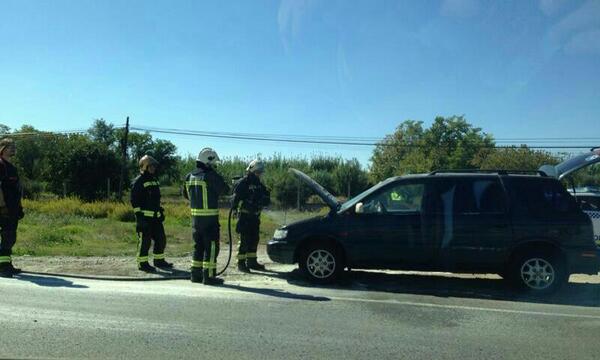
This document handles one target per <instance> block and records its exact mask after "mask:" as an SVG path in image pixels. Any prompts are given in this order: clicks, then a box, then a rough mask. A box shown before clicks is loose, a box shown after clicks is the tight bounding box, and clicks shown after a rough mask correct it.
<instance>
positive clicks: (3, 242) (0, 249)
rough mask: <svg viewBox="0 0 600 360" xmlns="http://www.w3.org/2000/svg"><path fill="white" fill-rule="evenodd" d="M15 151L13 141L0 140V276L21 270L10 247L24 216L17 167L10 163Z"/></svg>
mask: <svg viewBox="0 0 600 360" xmlns="http://www.w3.org/2000/svg"><path fill="white" fill-rule="evenodd" d="M16 153H17V148H16V146H15V143H14V142H13V141H12V140H11V139H9V138H5V139H2V140H0V189H1V191H0V229H1V230H0V277H8V278H10V277H12V276H13V275H14V274H18V273H20V272H21V269H18V268H15V267H14V266H13V264H12V257H11V256H12V248H13V246H14V245H15V242H16V241H17V226H18V224H19V220H21V219H22V218H23V216H24V214H23V206H22V205H21V196H22V194H23V189H22V187H21V182H20V180H19V174H18V172H17V168H16V167H15V166H14V165H13V164H12V163H11V161H12V158H13V156H15V155H16Z"/></svg>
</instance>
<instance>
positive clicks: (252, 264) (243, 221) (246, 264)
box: [232, 159, 271, 273]
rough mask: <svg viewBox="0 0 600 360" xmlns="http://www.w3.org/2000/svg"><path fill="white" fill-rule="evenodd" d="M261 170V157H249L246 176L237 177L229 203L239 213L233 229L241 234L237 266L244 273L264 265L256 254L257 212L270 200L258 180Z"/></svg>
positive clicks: (258, 226)
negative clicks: (253, 158) (238, 178)
mask: <svg viewBox="0 0 600 360" xmlns="http://www.w3.org/2000/svg"><path fill="white" fill-rule="evenodd" d="M264 170H265V166H264V164H263V162H262V161H260V160H257V159H256V160H252V161H251V162H250V164H248V167H247V168H246V176H244V177H243V178H242V179H241V180H240V181H238V183H237V184H236V186H235V188H234V190H233V193H234V196H233V204H232V206H233V209H234V210H236V211H237V213H238V214H239V215H238V223H237V226H236V231H237V232H238V233H239V234H240V246H239V248H238V256H237V260H238V270H240V271H242V272H246V273H247V272H249V271H250V269H252V270H265V267H264V265H261V264H259V263H258V261H257V256H256V250H257V248H258V241H259V239H260V237H259V230H260V212H261V210H262V208H264V207H265V206H268V205H269V204H270V202H271V200H270V194H269V191H268V190H267V188H266V187H265V186H264V185H263V183H262V182H261V181H260V177H261V175H262V174H263V172H264ZM238 207H239V210H238Z"/></svg>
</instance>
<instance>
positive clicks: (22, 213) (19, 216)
mask: <svg viewBox="0 0 600 360" xmlns="http://www.w3.org/2000/svg"><path fill="white" fill-rule="evenodd" d="M24 217H25V213H24V212H23V208H19V212H18V214H17V219H19V220H21V219H22V218H24Z"/></svg>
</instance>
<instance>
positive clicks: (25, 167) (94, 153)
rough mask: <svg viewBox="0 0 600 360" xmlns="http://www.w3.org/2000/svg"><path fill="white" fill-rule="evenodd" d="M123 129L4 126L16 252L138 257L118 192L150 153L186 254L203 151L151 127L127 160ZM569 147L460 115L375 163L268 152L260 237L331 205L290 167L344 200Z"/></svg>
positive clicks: (241, 160) (596, 179)
mask: <svg viewBox="0 0 600 360" xmlns="http://www.w3.org/2000/svg"><path fill="white" fill-rule="evenodd" d="M123 134H124V129H123V128H118V127H114V126H113V125H111V124H108V123H107V122H105V121H104V120H102V119H99V120H96V121H95V122H94V124H93V126H92V127H91V128H90V129H89V130H88V131H87V132H85V133H83V134H54V133H45V132H41V131H39V130H37V129H35V128H33V127H31V126H28V125H24V126H22V127H21V128H19V129H14V130H12V129H10V128H8V127H7V126H5V125H2V124H0V136H13V137H14V139H15V141H16V144H17V149H18V151H17V155H16V157H15V164H16V165H17V167H18V168H19V173H20V175H21V177H22V182H23V187H24V195H25V199H24V202H23V205H24V207H25V212H26V217H25V219H23V221H21V222H20V223H19V235H18V239H19V240H18V241H17V245H16V247H15V251H16V253H17V254H29V255H81V256H88V255H95V256H102V255H128V256H133V255H134V253H135V249H136V244H137V238H136V234H135V232H134V223H133V221H134V215H133V212H132V211H131V207H130V206H129V203H128V197H127V193H126V192H125V193H124V194H123V197H122V198H121V199H118V194H117V190H118V185H119V180H120V173H121V168H122V165H124V167H125V169H126V174H127V175H126V177H125V179H124V181H123V188H124V189H125V191H126V190H127V189H128V188H129V183H130V181H131V180H132V179H133V178H134V177H135V176H136V175H137V173H138V166H137V160H138V159H139V158H140V157H141V156H143V155H145V154H149V155H152V156H153V157H155V158H156V159H157V160H158V161H159V162H160V169H159V172H160V182H161V185H162V186H161V191H162V194H163V199H164V205H163V206H164V207H165V209H166V216H167V220H166V222H165V229H166V233H167V237H168V249H167V253H169V254H170V255H171V256H173V255H185V254H188V253H189V252H190V251H191V250H192V242H191V227H190V217H189V210H188V208H187V204H186V203H185V201H184V200H183V199H182V198H181V195H180V185H181V182H182V179H183V178H184V176H185V174H186V173H187V172H189V171H191V170H192V169H194V168H195V159H194V156H187V157H182V156H179V155H177V148H176V146H175V145H174V144H173V143H171V142H169V141H167V140H162V139H155V138H153V137H152V135H151V134H150V133H147V132H146V133H139V132H132V133H130V134H129V140H128V143H127V147H126V151H127V155H128V160H127V162H126V163H125V164H123V163H122V161H123V160H122V157H121V151H122V145H123V144H122V141H121V139H122V138H123ZM201 147H202V146H199V148H201ZM570 155H571V154H561V153H556V152H548V151H543V150H538V149H531V148H529V147H527V146H526V145H521V146H510V147H505V146H497V144H496V141H495V140H494V137H493V136H492V134H489V133H486V132H484V130H483V129H480V128H477V127H474V126H472V125H471V124H470V123H468V122H467V120H466V119H465V118H464V117H462V116H451V117H437V118H436V119H434V121H433V122H432V123H431V125H430V126H429V127H426V126H425V125H424V122H422V121H412V120H407V121H404V122H402V123H400V124H399V126H398V127H397V128H396V130H395V131H394V132H393V133H392V134H389V135H387V136H386V137H385V138H384V139H383V140H381V141H380V142H378V143H377V144H376V146H375V148H374V150H373V154H372V157H371V163H370V165H369V167H367V166H366V165H365V164H361V163H359V161H358V160H356V159H343V158H341V157H330V156H315V157H313V158H310V159H308V158H302V157H294V158H290V157H284V156H282V155H279V154H274V155H272V156H269V157H263V158H262V160H263V161H264V162H265V167H266V172H265V175H264V177H263V180H264V182H265V184H266V186H267V187H268V188H269V189H270V191H271V200H272V208H271V209H270V211H267V212H265V213H263V217H262V227H261V241H262V242H264V241H266V240H267V239H268V238H270V236H271V235H272V234H273V231H274V230H275V228H276V227H277V224H278V223H279V224H281V223H283V222H289V221H292V220H294V219H298V218H302V217H306V216H312V215H313V214H314V213H310V212H309V213H305V212H302V211H298V210H313V211H314V210H318V209H319V208H320V206H321V205H322V203H321V201H320V199H319V198H318V197H317V196H314V195H313V194H311V192H310V191H309V189H308V188H307V187H305V186H303V185H302V184H301V183H300V182H299V181H298V180H297V179H295V178H294V177H293V175H292V174H290V173H289V168H290V167H294V168H297V169H299V170H302V171H304V172H305V173H307V174H308V175H309V176H311V177H312V178H314V179H315V180H316V181H317V182H319V183H320V184H321V185H323V187H325V188H326V189H327V190H328V191H330V192H331V193H332V194H334V195H335V196H337V197H338V198H339V199H340V200H345V199H346V198H348V197H352V196H355V195H357V194H358V193H360V192H362V191H363V190H365V189H367V188H368V187H370V186H372V185H374V184H375V183H377V182H379V181H381V180H383V179H385V178H387V177H390V176H396V175H404V174H410V173H423V172H429V171H432V170H436V169H526V170H536V169H538V168H539V167H540V166H541V165H543V164H556V163H558V162H560V161H561V160H562V159H564V158H565V157H567V156H570ZM249 160H251V157H243V156H240V157H234V158H226V159H223V161H222V164H221V165H220V166H219V167H218V169H217V171H218V172H220V173H221V174H222V175H223V177H224V178H225V179H226V181H227V182H228V183H229V184H233V181H235V179H236V178H237V177H240V176H242V175H243V174H244V169H245V167H246V164H247V162H248V161H249ZM574 184H576V185H578V186H582V185H600V166H591V167H588V168H586V169H584V170H582V171H579V172H578V173H577V174H575V178H574ZM222 207H223V209H222V210H221V217H220V219H221V220H220V221H221V241H226V240H227V232H226V231H227V228H226V225H227V223H226V221H227V220H226V219H227V210H226V209H225V208H226V207H227V199H225V198H224V199H223V201H222ZM290 209H295V211H288V210H290Z"/></svg>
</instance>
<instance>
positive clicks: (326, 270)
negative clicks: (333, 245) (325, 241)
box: [306, 249, 336, 279]
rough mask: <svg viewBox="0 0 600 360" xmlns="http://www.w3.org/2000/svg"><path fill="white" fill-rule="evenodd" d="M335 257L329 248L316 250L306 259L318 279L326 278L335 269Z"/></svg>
mask: <svg viewBox="0 0 600 360" xmlns="http://www.w3.org/2000/svg"><path fill="white" fill-rule="evenodd" d="M335 265H336V263H335V257H334V256H333V255H332V254H331V253H330V252H329V251H327V250H323V249H318V250H314V251H313V252H311V253H310V254H309V255H308V258H307V259H306V267H307V269H308V271H309V272H310V274H311V275H312V276H314V277H316V278H318V279H326V278H328V277H330V276H331V275H332V274H333V272H334V271H335Z"/></svg>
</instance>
